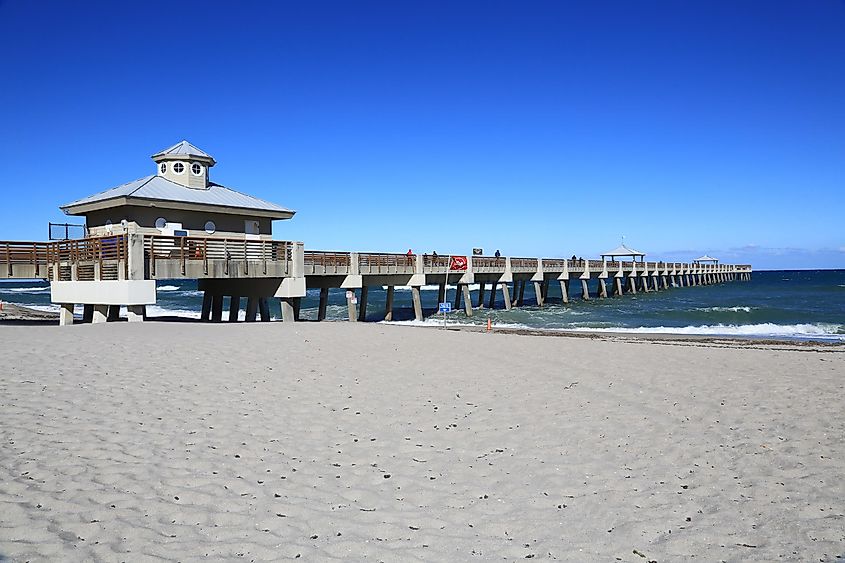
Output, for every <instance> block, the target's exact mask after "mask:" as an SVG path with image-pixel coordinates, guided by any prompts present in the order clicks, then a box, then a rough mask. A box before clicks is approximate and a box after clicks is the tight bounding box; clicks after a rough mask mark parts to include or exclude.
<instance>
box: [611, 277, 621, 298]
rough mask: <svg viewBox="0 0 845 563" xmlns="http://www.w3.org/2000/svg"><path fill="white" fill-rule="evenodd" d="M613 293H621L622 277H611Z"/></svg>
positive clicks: (617, 294)
mask: <svg viewBox="0 0 845 563" xmlns="http://www.w3.org/2000/svg"><path fill="white" fill-rule="evenodd" d="M613 295H616V296H617V297H618V296H620V295H622V278H613Z"/></svg>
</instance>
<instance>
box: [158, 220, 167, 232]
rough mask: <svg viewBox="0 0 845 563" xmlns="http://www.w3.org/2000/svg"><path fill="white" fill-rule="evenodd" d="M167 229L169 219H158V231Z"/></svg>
mask: <svg viewBox="0 0 845 563" xmlns="http://www.w3.org/2000/svg"><path fill="white" fill-rule="evenodd" d="M165 227H167V219H165V218H164V217H159V218H158V219H156V229H158V230H159V231H161V230H164V228H165Z"/></svg>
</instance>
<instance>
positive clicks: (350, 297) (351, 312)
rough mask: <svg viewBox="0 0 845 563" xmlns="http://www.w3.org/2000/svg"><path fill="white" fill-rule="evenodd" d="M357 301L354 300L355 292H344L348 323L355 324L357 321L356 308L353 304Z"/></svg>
mask: <svg viewBox="0 0 845 563" xmlns="http://www.w3.org/2000/svg"><path fill="white" fill-rule="evenodd" d="M356 301H357V299H355V292H354V291H353V290H351V289H350V290H347V292H346V313H347V315H348V317H349V321H350V322H353V323H354V322H355V321H357V320H358V307H357V305H356V304H355V302H356Z"/></svg>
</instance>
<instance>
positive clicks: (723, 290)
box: [0, 270, 845, 342]
mask: <svg viewBox="0 0 845 563" xmlns="http://www.w3.org/2000/svg"><path fill="white" fill-rule="evenodd" d="M594 286H595V282H594V281H593V282H592V284H591V291H594V290H595V287H594ZM196 288H197V284H196V281H195V280H165V281H161V282H158V287H157V290H158V295H157V300H158V302H157V304H156V305H154V306H150V307H148V308H147V311H148V314H149V315H151V316H160V315H167V316H180V317H192V318H198V317H199V311H200V308H201V305H202V294H201V293H200V292H199V291H197V289H196ZM477 288H478V286H477V285H475V286H471V290H472V291H473V299H474V300H475V299H476V291H477ZM407 289H408V288H397V291H396V295H395V308H394V319H395V321H394V322H395V323H399V324H440V323H442V322H443V320H442V316H441V315H437V316H436V317H434V316H429V317H427V318H426V320H425V321H423V322H422V323H417V322H416V321H414V320H413V309H412V305H411V292H410V291H409V290H407ZM488 291H489V286H488ZM570 292H571V295H570V303H569V304H568V305H564V304H562V303H561V301H560V289H559V286H558V285H557V283H552V285H551V288H550V295H549V301H550V302H547V304H546V306H545V307H543V308H539V307H536V306H533V303H535V299H534V293H533V284H526V290H525V306H523V307H521V308H514V309H512V310H510V311H505V310H504V309H503V308H502V295H501V291H499V292H498V294H497V299H496V308H494V309H493V310H490V309H481V310H479V309H476V310H475V314H474V316H473V317H472V318H468V317H466V316H465V315H464V313H463V312H459V311H455V312H453V313H451V314H450V315H449V317H448V322H449V323H450V324H453V325H454V324H464V325H485V324H486V323H487V319H488V317H489V318H490V319H491V320H492V322H493V324H494V325H495V326H501V327H509V328H528V329H546V330H555V329H559V330H578V331H596V332H601V331H608V332H634V333H637V332H642V333H646V332H647V333H675V334H703V335H724V336H741V337H755V338H767V337H769V338H789V339H809V340H827V341H841V342H845V270H798V271H769V272H755V273H754V275H753V279H752V280H751V281H750V282H738V281H737V282H728V283H724V284H720V285H715V286H698V287H689V288H675V289H670V290H668V291H660V292H657V293H654V292H652V293H642V292H640V293H637V294H636V295H625V296H624V297H615V298H607V299H597V298H593V299H592V300H590V301H582V300H581V298H580V284H578V282H577V280H573V282H572V283H571V286H570ZM385 295H386V292H385V290H384V289H383V288H381V287H372V288H370V291H369V299H368V301H369V305H368V309H367V313H368V314H367V319H368V320H373V321H376V320H380V319H381V318H382V316H383V311H384V302H385ZM422 295H423V307H424V308H425V309H426V310H427V311H426V313H427V315H428V314H431V313H432V312H433V311H434V310H435V309H436V307H437V286H426V287H424V288H423V292H422ZM454 296H455V289H454V288H451V289H450V291H449V299H450V300H452V301H454ZM488 296H489V293H488ZM0 300H3V301H6V302H10V303H16V304H19V305H23V306H26V307H32V308H35V309H41V310H55V311H57V310H58V306H56V305H53V304H51V303H50V288H49V285H48V284H47V283H45V282H41V281H16V282H4V283H0ZM318 301H319V290H308V294H307V296H306V297H305V298H304V299H303V303H302V310H301V316H302V317H303V319H316V318H317V305H318ZM485 301H487V299H486V298H485ZM245 305H246V303H245V302H243V303H242V308H243V307H244V306H245ZM485 305H486V303H485ZM227 311H228V303H226V304H225V305H224V314H223V316H224V319H225V318H226V316H227ZM271 312H272V315H273V317H274V318H279V317H280V316H281V312H280V309H279V304H278V302H275V303H274V304H273V306H272V309H271ZM77 313H78V314H81V309H77ZM243 315H244V313H243V310H241V313H240V316H241V318H243ZM345 318H346V298H345V291H344V290H340V289H333V290H331V292H330V294H329V307H328V310H327V319H328V320H343V319H345Z"/></svg>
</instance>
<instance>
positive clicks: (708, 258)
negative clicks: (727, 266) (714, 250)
mask: <svg viewBox="0 0 845 563" xmlns="http://www.w3.org/2000/svg"><path fill="white" fill-rule="evenodd" d="M694 261H695V262H718V261H719V259H718V258H713V257H712V256H710V255H707V254H705V255H704V256H701V257H699V258H696V259H695V260H694Z"/></svg>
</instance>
